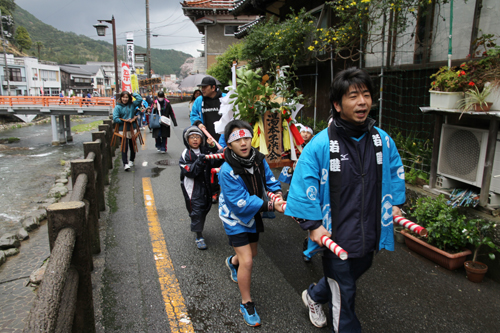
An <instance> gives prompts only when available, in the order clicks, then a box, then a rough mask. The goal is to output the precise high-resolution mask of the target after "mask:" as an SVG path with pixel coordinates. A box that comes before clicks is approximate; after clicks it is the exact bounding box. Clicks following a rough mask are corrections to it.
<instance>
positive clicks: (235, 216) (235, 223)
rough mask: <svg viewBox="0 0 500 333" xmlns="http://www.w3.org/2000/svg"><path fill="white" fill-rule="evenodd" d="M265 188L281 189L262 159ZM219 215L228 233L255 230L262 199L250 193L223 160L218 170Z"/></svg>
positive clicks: (253, 231) (239, 177)
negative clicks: (256, 216)
mask: <svg viewBox="0 0 500 333" xmlns="http://www.w3.org/2000/svg"><path fill="white" fill-rule="evenodd" d="M262 163H263V164H264V171H265V178H266V179H265V181H266V186H267V189H268V190H269V191H271V192H276V191H278V190H281V186H280V183H279V181H278V180H277V179H276V178H275V177H274V175H273V172H272V171H271V169H270V168H269V165H268V164H267V162H266V160H263V161H262ZM219 184H220V188H221V192H220V196H219V217H220V219H221V220H222V222H223V225H224V229H225V231H226V234H228V235H236V234H241V233H243V232H250V233H255V232H256V223H255V218H254V216H255V214H260V213H259V211H260V208H261V207H262V205H263V204H264V200H262V199H261V197H259V196H257V195H250V193H249V192H248V189H247V187H246V185H245V182H244V181H243V179H242V178H241V176H239V175H237V174H234V171H233V168H232V167H231V166H230V165H229V164H228V163H227V162H225V163H224V164H223V165H222V167H221V169H220V171H219Z"/></svg>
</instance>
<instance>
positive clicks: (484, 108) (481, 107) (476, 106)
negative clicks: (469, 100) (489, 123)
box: [474, 102, 493, 112]
mask: <svg viewBox="0 0 500 333" xmlns="http://www.w3.org/2000/svg"><path fill="white" fill-rule="evenodd" d="M492 105H493V103H490V102H486V105H484V104H482V105H481V104H474V111H477V112H488V111H490V109H491V106H492Z"/></svg>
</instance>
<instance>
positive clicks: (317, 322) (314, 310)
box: [302, 289, 326, 327]
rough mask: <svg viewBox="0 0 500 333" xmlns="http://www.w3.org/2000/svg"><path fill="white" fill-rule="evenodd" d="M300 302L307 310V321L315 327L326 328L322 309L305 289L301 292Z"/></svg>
mask: <svg viewBox="0 0 500 333" xmlns="http://www.w3.org/2000/svg"><path fill="white" fill-rule="evenodd" d="M302 301H303V302H304V305H305V306H307V307H308V308H309V319H310V320H311V323H312V324H313V325H314V326H316V327H325V326H326V317H325V313H324V312H323V308H322V307H321V304H319V303H316V302H315V301H313V300H312V299H311V297H310V296H309V293H308V292H307V289H306V290H304V291H303V292H302Z"/></svg>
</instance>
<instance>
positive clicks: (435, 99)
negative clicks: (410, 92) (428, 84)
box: [429, 90, 464, 109]
mask: <svg viewBox="0 0 500 333" xmlns="http://www.w3.org/2000/svg"><path fill="white" fill-rule="evenodd" d="M429 92H430V95H431V100H430V107H431V108H436V109H456V108H457V103H458V101H460V100H461V99H463V98H464V93H463V92H460V91H458V92H446V91H434V90H429Z"/></svg>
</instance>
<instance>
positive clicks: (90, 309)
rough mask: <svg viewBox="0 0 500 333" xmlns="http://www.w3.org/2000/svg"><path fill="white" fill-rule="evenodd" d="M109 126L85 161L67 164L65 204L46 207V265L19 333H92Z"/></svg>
mask: <svg viewBox="0 0 500 333" xmlns="http://www.w3.org/2000/svg"><path fill="white" fill-rule="evenodd" d="M111 125H112V121H111V120H104V125H100V126H99V131H98V132H93V133H92V140H93V141H92V142H85V143H84V144H83V150H84V156H85V159H80V160H73V161H71V179H72V182H73V191H72V193H71V196H70V200H69V202H59V203H55V204H52V205H50V206H49V207H47V218H48V231H49V244H50V251H51V254H50V260H49V264H48V265H47V269H46V271H45V275H44V277H43V279H42V283H41V285H40V288H39V290H38V293H37V296H36V298H35V301H34V303H33V306H32V308H31V311H30V313H29V315H28V318H27V321H26V325H25V327H24V330H23V332H26V333H31V332H70V331H71V332H90V333H92V332H95V319H94V304H93V298H92V280H91V271H92V270H93V262H92V254H97V253H99V252H100V251H101V248H100V238H99V212H100V211H103V210H104V209H105V198H104V185H107V184H109V176H108V170H109V169H110V168H111V167H112V156H113V154H114V151H113V150H112V148H111V146H110V142H111V136H112V132H111Z"/></svg>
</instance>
